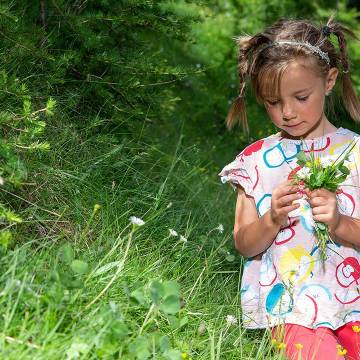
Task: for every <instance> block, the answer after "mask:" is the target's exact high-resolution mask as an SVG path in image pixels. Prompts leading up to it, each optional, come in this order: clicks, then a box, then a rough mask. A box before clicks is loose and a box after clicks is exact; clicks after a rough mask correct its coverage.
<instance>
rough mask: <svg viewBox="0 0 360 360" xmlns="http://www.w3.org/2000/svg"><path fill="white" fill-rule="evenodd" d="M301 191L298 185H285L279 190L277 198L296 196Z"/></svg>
mask: <svg viewBox="0 0 360 360" xmlns="http://www.w3.org/2000/svg"><path fill="white" fill-rule="evenodd" d="M298 191H299V186H297V185H284V186H282V187H279V188H278V192H277V198H278V199H280V198H282V197H283V196H285V195H290V194H295V193H296V192H298Z"/></svg>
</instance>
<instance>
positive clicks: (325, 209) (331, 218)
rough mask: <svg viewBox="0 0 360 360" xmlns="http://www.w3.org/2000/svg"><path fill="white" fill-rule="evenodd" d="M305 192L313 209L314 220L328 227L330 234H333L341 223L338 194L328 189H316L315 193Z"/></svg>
mask: <svg viewBox="0 0 360 360" xmlns="http://www.w3.org/2000/svg"><path fill="white" fill-rule="evenodd" d="M305 192H306V194H307V196H308V198H309V204H310V206H311V207H312V213H313V218H314V220H315V221H321V222H322V223H324V224H326V225H328V227H329V230H330V232H333V231H334V230H335V229H336V227H337V226H338V224H339V221H340V213H339V210H338V206H337V201H336V194H335V193H334V192H332V191H329V190H326V189H316V190H313V191H310V190H308V189H306V190H305Z"/></svg>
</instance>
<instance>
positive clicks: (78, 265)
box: [70, 260, 89, 275]
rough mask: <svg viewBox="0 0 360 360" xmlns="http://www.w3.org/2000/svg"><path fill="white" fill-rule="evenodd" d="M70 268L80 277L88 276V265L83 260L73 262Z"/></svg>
mask: <svg viewBox="0 0 360 360" xmlns="http://www.w3.org/2000/svg"><path fill="white" fill-rule="evenodd" d="M70 267H71V270H72V271H73V272H74V273H76V274H80V275H83V274H86V273H87V272H88V270H89V265H88V263H87V262H85V261H82V260H73V261H72V263H71V265H70Z"/></svg>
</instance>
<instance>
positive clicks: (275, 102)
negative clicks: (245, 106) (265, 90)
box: [266, 100, 279, 106]
mask: <svg viewBox="0 0 360 360" xmlns="http://www.w3.org/2000/svg"><path fill="white" fill-rule="evenodd" d="M278 102H279V100H266V103H267V104H268V105H271V106H273V105H276V104H277V103H278Z"/></svg>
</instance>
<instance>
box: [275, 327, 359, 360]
mask: <svg viewBox="0 0 360 360" xmlns="http://www.w3.org/2000/svg"><path fill="white" fill-rule="evenodd" d="M354 325H357V326H359V328H358V329H357V328H353V326H354ZM356 330H360V321H355V322H349V323H347V324H345V325H343V326H342V327H340V328H338V329H336V330H331V329H329V328H326V327H319V328H317V329H308V328H306V327H304V326H301V325H295V324H285V326H276V327H274V328H272V330H271V332H272V336H273V338H274V339H275V340H276V341H277V344H278V343H279V342H283V343H284V344H286V347H285V352H286V355H287V356H288V357H289V359H291V360H300V359H301V360H323V359H326V360H335V359H336V360H344V359H348V360H360V332H356ZM299 344H300V345H299ZM345 350H346V351H345ZM345 352H346V354H344V353H345ZM342 354H344V355H342Z"/></svg>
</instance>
